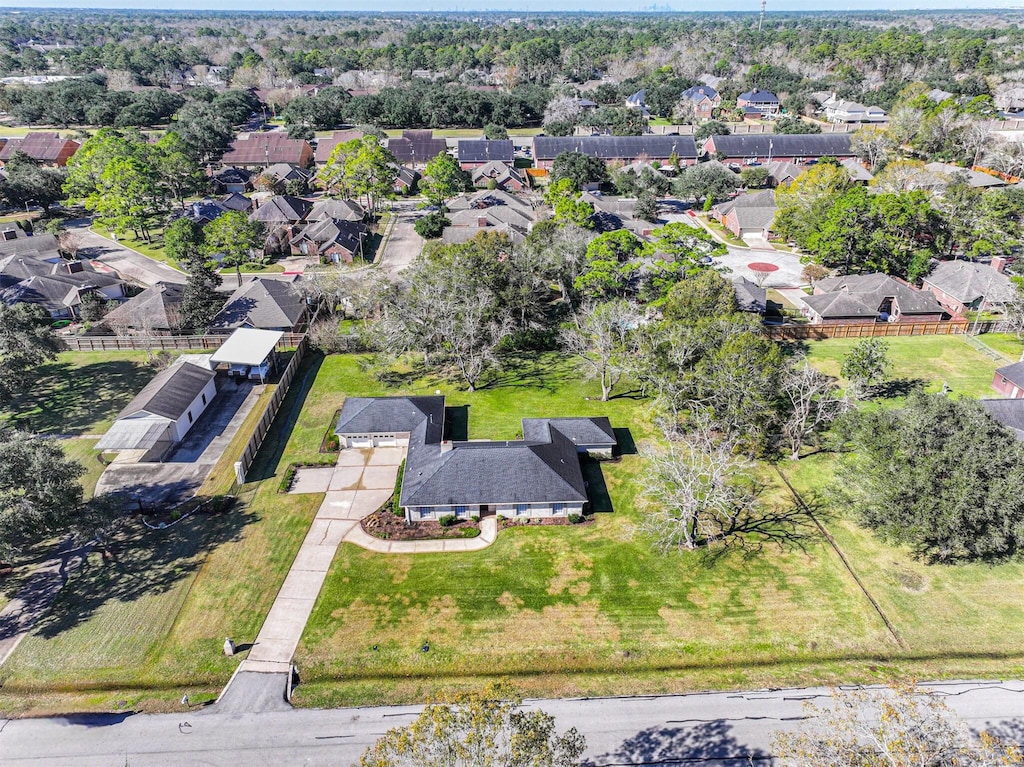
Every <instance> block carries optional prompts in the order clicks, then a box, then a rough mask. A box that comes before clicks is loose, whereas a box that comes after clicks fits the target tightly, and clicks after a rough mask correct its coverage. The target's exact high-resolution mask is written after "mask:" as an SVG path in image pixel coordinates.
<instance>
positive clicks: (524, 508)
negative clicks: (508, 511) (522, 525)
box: [516, 503, 530, 517]
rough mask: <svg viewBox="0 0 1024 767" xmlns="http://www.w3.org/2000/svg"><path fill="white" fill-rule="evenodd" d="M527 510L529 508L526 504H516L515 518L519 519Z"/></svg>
mask: <svg viewBox="0 0 1024 767" xmlns="http://www.w3.org/2000/svg"><path fill="white" fill-rule="evenodd" d="M529 508H530V507H529V506H528V505H527V504H525V503H517V504H516V516H517V517H521V516H522V515H523V514H525V513H526V512H527V510H528V509H529Z"/></svg>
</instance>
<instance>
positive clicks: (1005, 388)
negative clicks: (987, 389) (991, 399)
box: [992, 362, 1024, 399]
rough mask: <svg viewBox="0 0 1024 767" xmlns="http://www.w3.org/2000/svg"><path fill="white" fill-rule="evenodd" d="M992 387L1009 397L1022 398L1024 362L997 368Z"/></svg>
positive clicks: (1023, 391) (1023, 395)
mask: <svg viewBox="0 0 1024 767" xmlns="http://www.w3.org/2000/svg"><path fill="white" fill-rule="evenodd" d="M992 388H993V389H995V390H996V391H997V392H999V393H1000V394H1002V395H1003V396H1004V397H1009V398H1010V399H1022V398H1024V362H1014V363H1013V364H1012V365H1005V366H1003V367H1001V368H997V369H996V374H995V377H994V378H993V379H992Z"/></svg>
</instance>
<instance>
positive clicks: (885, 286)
mask: <svg viewBox="0 0 1024 767" xmlns="http://www.w3.org/2000/svg"><path fill="white" fill-rule="evenodd" d="M803 303H804V306H805V308H804V314H806V315H807V317H808V318H809V319H810V321H811V323H812V324H814V325H829V324H846V323H873V322H886V321H887V322H936V321H938V320H941V319H943V317H945V315H946V313H945V310H944V309H943V308H942V306H941V305H940V304H939V302H938V301H936V300H935V298H934V296H932V294H931V293H927V292H925V291H921V290H915V289H914V288H912V287H910V286H909V285H907V284H905V283H903V282H900V281H899V280H896V279H894V278H892V277H890V276H889V275H887V274H881V273H875V274H865V275H847V276H845V277H828V278H826V279H823V280H818V281H817V282H816V283H814V295H811V296H807V298H805V299H803Z"/></svg>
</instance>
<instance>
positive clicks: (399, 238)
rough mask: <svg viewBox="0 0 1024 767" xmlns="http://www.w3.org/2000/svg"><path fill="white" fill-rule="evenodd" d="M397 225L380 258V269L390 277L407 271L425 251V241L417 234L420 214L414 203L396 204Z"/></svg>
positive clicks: (394, 226) (395, 224)
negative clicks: (417, 221)
mask: <svg viewBox="0 0 1024 767" xmlns="http://www.w3.org/2000/svg"><path fill="white" fill-rule="evenodd" d="M393 215H394V216H395V223H394V225H393V226H392V228H391V236H390V237H389V238H388V241H387V243H386V247H385V248H384V252H383V253H381V256H380V268H381V269H382V270H383V271H384V273H385V274H387V275H388V276H393V275H395V274H397V273H398V272H400V271H402V270H403V269H406V268H407V267H408V266H409V264H411V263H412V262H413V260H414V259H415V258H416V257H417V256H419V254H420V253H421V252H422V251H423V243H424V242H425V240H424V239H423V238H422V237H420V236H419V235H418V234H416V228H415V227H416V220H417V219H418V218H419V217H420V212H419V211H417V210H416V207H415V204H414V203H408V202H405V203H396V204H395V206H394V209H393Z"/></svg>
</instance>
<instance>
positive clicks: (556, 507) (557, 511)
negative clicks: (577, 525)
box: [551, 503, 565, 514]
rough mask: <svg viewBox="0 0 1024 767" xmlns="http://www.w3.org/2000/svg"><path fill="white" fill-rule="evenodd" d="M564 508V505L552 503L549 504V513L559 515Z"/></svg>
mask: <svg viewBox="0 0 1024 767" xmlns="http://www.w3.org/2000/svg"><path fill="white" fill-rule="evenodd" d="M564 508H565V504H562V503H553V504H551V513H552V514H561V513H562V510H563V509H564Z"/></svg>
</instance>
